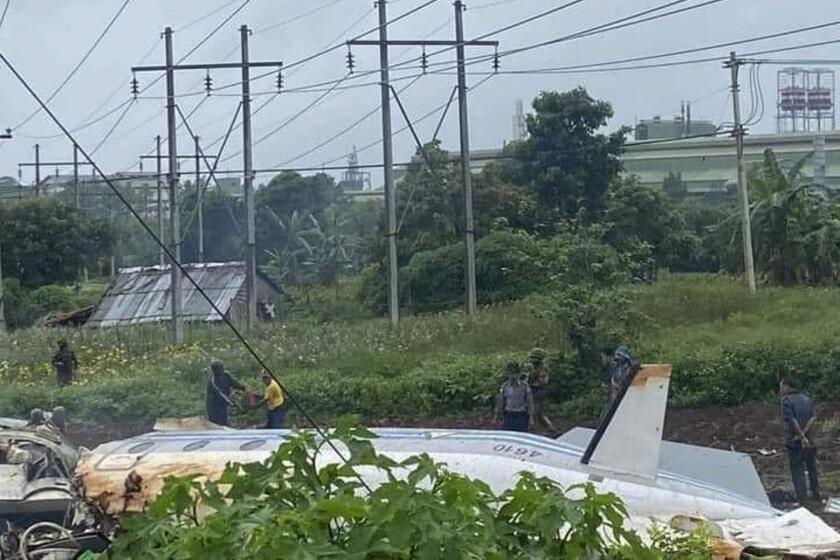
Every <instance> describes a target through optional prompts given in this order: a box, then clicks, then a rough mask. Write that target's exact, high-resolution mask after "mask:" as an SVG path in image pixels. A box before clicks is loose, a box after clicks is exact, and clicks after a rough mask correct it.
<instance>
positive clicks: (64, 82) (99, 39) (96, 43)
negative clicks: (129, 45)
mask: <svg viewBox="0 0 840 560" xmlns="http://www.w3.org/2000/svg"><path fill="white" fill-rule="evenodd" d="M129 2H131V0H124V1H123V3H122V5H120V7H119V9H118V10H117V12H116V13H115V14H114V15H113V16H112V17H111V19H110V21H109V22H108V25H106V26H105V29H103V30H102V32H101V33H100V34H99V36H98V37H97V38H96V40H95V41H94V42H93V44H92V45H91V46H90V48H89V49H88V50H87V52H85V54H84V56H82V58H81V60H79V62H77V63H76V66H74V67H73V69H72V70H71V71H70V73H69V74H67V76H66V77H65V78H64V80H62V82H61V83H60V84H58V87H57V88H55V90H53V92H52V93H51V94H50V95H49V97H47V103H49V102H51V101H52V100H53V99H55V97H56V96H57V95H58V94H59V93H61V90H62V89H64V86H66V85H67V83H68V82H69V81H70V80H72V79H73V76H75V75H76V73H77V72H78V71H79V69H80V68H81V67H82V66H83V65H84V63H85V62H87V60H88V58H90V56H91V55H92V54H93V52H94V51H95V50H96V47H98V46H99V44H100V43H101V42H102V40H103V39H104V38H105V36H106V35H107V34H108V32H109V31H110V30H111V28H112V27H113V26H114V24H115V23H116V22H117V20H118V19H119V17H120V16H121V15H122V13H123V12H124V11H125V9H126V7H127V6H128V4H129ZM6 6H7V7H8V3H7V4H6ZM40 112H41V108H40V107H38V108H36V109H35V111H33V112H32V113H31V114H30V115H29V116H28V117H26V118H25V119H23V121H21V122H20V123H19V124H18V125H17V126H15V127H14V128H15V129H18V128H21V127H23V126H25V125H26V124H27V123H28V122H29V121H31V120H32V119H34V118H35V117H36V116H37V115H38V114H39V113H40Z"/></svg>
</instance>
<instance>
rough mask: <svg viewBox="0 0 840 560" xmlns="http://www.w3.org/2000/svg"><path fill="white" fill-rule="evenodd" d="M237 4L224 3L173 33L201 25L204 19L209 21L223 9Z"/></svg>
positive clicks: (231, 0)
mask: <svg viewBox="0 0 840 560" xmlns="http://www.w3.org/2000/svg"><path fill="white" fill-rule="evenodd" d="M237 2H239V0H229V1H228V2H225V3H224V4H222V5H221V6H219V7H218V8H216V9H214V10H212V11H210V12H207V13H206V14H204V15H203V16H199V17H197V18H196V19H194V20H192V21H191V22H189V23H185V24H184V25H182V26H181V27H177V28H175V31H185V30H187V29H189V28H190V27H193V26H194V25H197V24H199V23H201V22H202V21H204V20H206V19H209V18H211V17H213V16H215V15H216V14H218V13H219V12H221V11H222V10H224V9H225V8H228V7H230V6H232V5H233V4H236V3H237Z"/></svg>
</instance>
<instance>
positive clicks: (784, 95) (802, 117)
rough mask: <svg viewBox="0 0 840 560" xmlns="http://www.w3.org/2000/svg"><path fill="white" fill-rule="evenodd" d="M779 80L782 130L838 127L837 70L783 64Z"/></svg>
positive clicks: (778, 123) (778, 117)
mask: <svg viewBox="0 0 840 560" xmlns="http://www.w3.org/2000/svg"><path fill="white" fill-rule="evenodd" d="M776 81H777V92H778V93H777V95H778V97H777V100H778V101H777V105H776V107H777V113H776V128H777V131H778V132H779V133H785V132H820V131H825V130H834V128H835V110H834V105H835V87H834V70H829V69H826V68H798V67H791V68H783V69H782V70H779V72H778V74H777V77H776Z"/></svg>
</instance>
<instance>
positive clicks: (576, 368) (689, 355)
mask: <svg viewBox="0 0 840 560" xmlns="http://www.w3.org/2000/svg"><path fill="white" fill-rule="evenodd" d="M345 288H347V289H351V288H352V286H345ZM621 297H622V300H621V301H626V306H627V307H629V308H630V312H631V313H630V315H631V317H633V319H634V320H635V321H638V325H637V328H634V329H632V331H633V333H634V334H633V336H632V337H631V338H629V339H627V340H626V342H627V343H628V344H629V345H630V347H631V348H632V350H633V352H634V354H635V355H636V356H638V357H639V359H641V360H642V361H645V362H671V363H673V364H674V366H675V371H674V379H673V382H672V396H671V403H672V405H675V406H705V405H735V404H739V403H743V402H749V401H762V400H767V399H772V398H774V391H775V388H776V384H777V381H778V379H779V378H780V377H781V376H783V375H793V376H796V377H798V378H800V379H801V380H802V381H803V383H804V385H805V386H806V387H807V388H808V390H809V391H810V392H812V393H813V394H814V395H815V396H816V397H817V398H818V399H820V400H840V388H838V386H837V384H836V383H835V382H834V381H833V380H834V376H835V375H836V366H837V363H838V362H840V345H838V343H837V340H838V339H839V338H840V322H838V321H837V320H836V317H837V313H838V311H840V291H838V290H836V289H828V288H825V289H823V288H764V289H762V290H760V291H759V293H758V294H757V295H755V296H750V295H749V294H748V292H747V291H746V290H745V289H743V288H742V286H741V284H740V283H739V281H737V280H735V279H731V278H726V277H719V276H712V275H688V276H673V277H670V278H665V279H662V280H660V281H659V282H657V283H655V284H653V285H638V286H630V287H626V288H624V289H623V291H622V296H621ZM331 305H332V304H331V303H328V302H322V303H319V304H318V306H319V307H318V308H317V309H316V310H315V312H314V313H311V314H309V317H303V316H301V318H299V319H297V320H294V321H290V322H288V323H275V324H269V325H262V326H260V327H259V328H257V329H255V330H254V331H253V332H252V333H251V334H250V338H251V340H252V342H253V344H254V346H255V348H256V349H257V351H258V352H260V354H261V355H263V356H264V357H265V358H266V359H267V361H268V363H269V364H270V365H271V366H272V367H273V368H274V369H275V371H276V372H277V373H278V375H279V376H280V377H281V379H282V381H283V382H284V383H285V384H287V386H288V387H289V388H290V390H291V391H292V393H293V394H294V396H295V398H296V399H297V400H299V401H300V403H301V404H302V405H304V406H305V407H307V409H308V410H309V411H310V412H311V413H313V414H314V415H315V416H316V417H318V418H320V419H328V418H332V417H336V416H341V415H345V414H357V415H360V416H362V417H363V418H364V419H367V420H371V419H383V418H418V417H419V418H423V417H443V416H464V415H477V414H489V413H490V403H491V401H492V399H493V397H494V395H495V392H496V387H497V383H498V382H499V380H500V377H501V371H502V366H503V364H504V362H505V361H506V360H508V359H511V358H517V359H523V360H524V358H525V356H526V355H527V352H528V350H529V349H530V348H531V347H533V346H542V347H545V348H546V349H547V350H549V352H550V360H551V365H552V369H553V371H554V375H553V381H552V391H553V399H552V400H553V403H554V404H553V405H552V408H553V409H554V410H553V413H554V414H567V415H580V414H593V413H596V412H597V411H599V410H600V407H601V406H602V404H603V402H604V399H605V393H604V386H603V385H604V376H603V373H602V372H601V371H600V370H599V369H598V368H594V369H593V368H587V367H586V366H582V365H580V363H579V361H578V359H577V358H578V356H577V353H576V350H575V349H574V348H573V346H572V345H571V344H570V343H569V341H568V340H569V339H568V337H567V333H566V332H564V325H563V323H562V322H558V321H556V320H555V319H554V318H553V316H552V315H547V314H546V313H545V309H546V305H547V303H546V301H545V296H539V297H532V298H529V299H526V300H523V301H520V302H518V303H510V304H499V305H494V306H489V307H486V308H483V309H482V311H481V313H480V315H479V317H478V319H477V321H476V323H475V325H473V326H472V327H470V326H469V325H468V324H467V323H466V321H465V319H464V318H463V315H462V314H461V313H460V312H455V311H453V312H445V313H439V314H429V315H422V316H414V317H407V318H405V319H404V321H403V322H402V325H401V328H400V329H399V330H398V331H392V330H391V329H390V328H389V327H388V324H387V321H385V320H384V319H350V318H349V317H351V316H355V315H356V313H354V312H353V309H354V308H355V307H354V306H355V305H357V304H354V303H352V302H351V301H349V300H347V299H345V300H343V301H342V303H340V304H337V308H336V309H335V311H336V312H340V313H344V314H345V315H347V316H348V318H347V319H345V320H343V321H334V322H330V323H322V322H320V321H318V320H317V319H316V317H317V316H319V315H324V314H328V311H327V310H326V309H324V308H323V306H327V308H329V306H331ZM61 337H67V338H68V339H69V341H70V343H71V345H72V346H73V347H74V348H75V349H76V351H77V353H78V356H79V360H80V363H81V369H80V371H79V380H78V382H77V383H76V384H75V385H73V386H71V387H69V388H66V389H59V388H57V386H56V382H55V377H54V374H53V372H52V369H51V367H50V364H49V361H50V357H51V353H52V348H53V347H54V345H55V342H56V341H57V340H58V339H59V338H61ZM165 340H166V329H165V327H164V326H160V325H157V326H147V327H138V328H124V329H110V330H101V331H97V330H91V329H80V330H64V331H62V330H43V329H30V330H26V331H18V332H17V333H15V336H14V338H6V339H4V340H3V341H2V343H0V344H2V348H0V350H1V351H2V358H0V383H2V384H3V386H4V390H3V391H2V392H0V416H21V415H25V414H26V413H28V411H29V409H31V408H32V407H35V406H40V407H48V406H54V405H57V404H62V405H64V406H66V407H68V409H69V412H70V414H71V416H72V417H73V418H74V419H75V420H76V421H77V422H93V423H97V424H101V423H104V422H109V423H112V422H116V423H125V422H134V421H142V420H148V419H150V418H155V417H167V416H190V415H199V414H202V413H203V410H204V387H205V382H206V377H207V368H208V365H209V362H210V360H211V359H212V358H214V357H218V358H221V359H223V360H224V362H225V364H226V365H227V366H228V367H229V368H230V369H231V370H232V371H233V372H234V373H235V374H236V375H238V376H240V377H241V378H242V379H243V380H244V381H245V382H247V383H248V384H249V385H250V386H251V387H254V388H257V387H259V386H260V385H259V381H258V373H259V372H258V370H257V367H256V365H255V364H254V363H253V361H252V360H251V359H250V357H249V356H248V355H247V354H246V353H245V351H244V350H243V349H242V348H241V346H240V345H239V344H238V343H236V342H235V341H234V339H233V338H232V337H231V336H230V335H229V333H228V332H227V331H226V330H225V329H224V328H223V327H220V326H195V325H191V326H190V327H189V328H188V329H187V344H185V345H184V346H182V347H178V348H174V347H171V346H168V345H166V343H165ZM251 414H257V413H251ZM260 420H261V415H252V416H247V415H244V416H240V417H239V421H241V422H258V421H260ZM295 420H296V418H295V415H294V412H293V413H292V421H295Z"/></svg>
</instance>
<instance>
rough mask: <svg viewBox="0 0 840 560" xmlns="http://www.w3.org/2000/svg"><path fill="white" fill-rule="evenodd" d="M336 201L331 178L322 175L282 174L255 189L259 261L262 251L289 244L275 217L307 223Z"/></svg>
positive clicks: (264, 255)
mask: <svg viewBox="0 0 840 560" xmlns="http://www.w3.org/2000/svg"><path fill="white" fill-rule="evenodd" d="M337 198H338V193H337V190H336V186H335V182H334V181H333V178H332V177H330V176H329V175H326V174H324V173H318V174H317V175H312V176H309V177H304V176H302V175H300V174H298V173H294V172H291V171H284V172H283V173H281V174H279V175H277V176H276V177H274V178H273V179H272V180H271V181H270V182H269V183H268V185H266V186H264V187H261V188H260V189H259V190H257V193H256V198H255V200H254V206H255V209H256V213H257V232H256V233H257V247H258V248H259V249H262V250H261V251H260V252H259V255H260V257H259V258H260V259H265V257H266V256H267V253H266V251H273V250H274V249H275V248H277V247H283V246H286V245H288V244H289V243H291V241H290V240H288V239H284V237H285V236H286V235H287V233H286V230H284V228H283V227H282V226H281V221H278V220H277V219H276V218H278V217H282V218H283V219H286V218H287V217H290V216H293V215H297V217H298V220H300V221H301V222H303V221H306V223H307V224H308V223H309V221H308V216H310V215H312V216H315V218H317V219H320V218H321V216H322V215H323V213H324V210H326V209H327V207H329V206H330V204H332V203H333V202H334V201H335V200H336V199H337Z"/></svg>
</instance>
